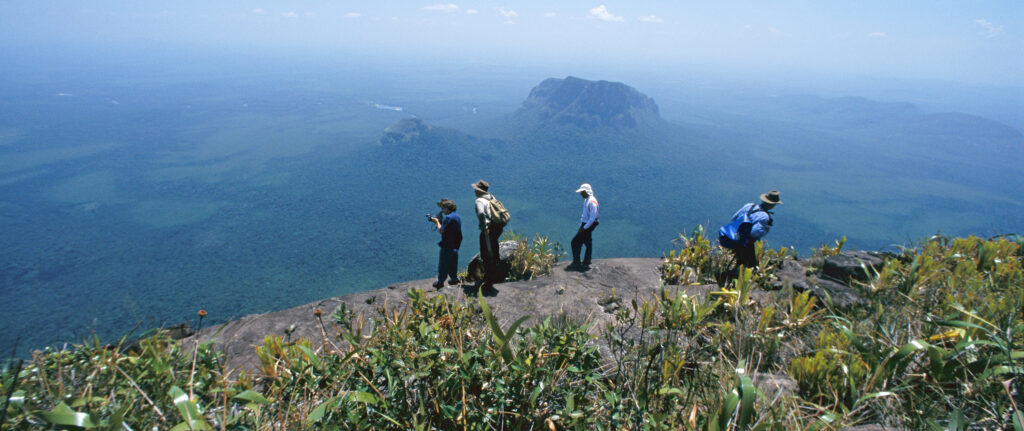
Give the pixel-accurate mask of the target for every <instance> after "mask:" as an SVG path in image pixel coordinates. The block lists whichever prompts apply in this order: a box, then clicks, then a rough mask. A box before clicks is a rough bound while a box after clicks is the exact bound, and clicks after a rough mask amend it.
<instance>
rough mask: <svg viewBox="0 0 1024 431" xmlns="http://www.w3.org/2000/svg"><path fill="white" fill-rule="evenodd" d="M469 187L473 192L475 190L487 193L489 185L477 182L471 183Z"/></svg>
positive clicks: (484, 182)
mask: <svg viewBox="0 0 1024 431" xmlns="http://www.w3.org/2000/svg"><path fill="white" fill-rule="evenodd" d="M471 187H473V190H476V191H478V192H480V193H487V189H488V188H490V185H489V184H487V181H484V180H480V181H477V182H476V183H473V185H472V186H471Z"/></svg>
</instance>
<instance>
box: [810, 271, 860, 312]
mask: <svg viewBox="0 0 1024 431" xmlns="http://www.w3.org/2000/svg"><path fill="white" fill-rule="evenodd" d="M809 281H810V283H811V288H810V292H811V295H814V296H816V297H818V301H820V302H821V303H822V304H827V303H828V302H829V301H831V302H832V304H833V305H835V306H838V307H842V308H849V307H853V306H861V305H868V300H866V299H864V298H863V297H861V296H860V291H858V290H857V289H854V288H852V287H850V285H849V284H846V283H843V282H841V281H839V280H836V279H834V278H831V277H828V276H821V277H819V278H816V279H813V280H809Z"/></svg>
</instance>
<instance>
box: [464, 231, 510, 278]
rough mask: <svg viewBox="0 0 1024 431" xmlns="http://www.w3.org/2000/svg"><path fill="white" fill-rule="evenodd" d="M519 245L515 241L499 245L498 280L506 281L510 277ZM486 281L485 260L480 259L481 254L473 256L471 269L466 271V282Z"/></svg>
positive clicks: (470, 262) (503, 242) (470, 264)
mask: <svg viewBox="0 0 1024 431" xmlns="http://www.w3.org/2000/svg"><path fill="white" fill-rule="evenodd" d="M517 246H518V244H517V243H516V242H515V241H502V242H500V243H498V279H499V280H504V279H505V278H506V277H508V272H509V270H510V269H511V268H512V263H511V262H510V261H511V260H512V255H513V254H514V253H515V251H516V247H517ZM483 280H484V260H483V259H482V258H481V257H480V253H477V254H475V255H473V259H470V261H469V268H468V269H467V271H466V281H483Z"/></svg>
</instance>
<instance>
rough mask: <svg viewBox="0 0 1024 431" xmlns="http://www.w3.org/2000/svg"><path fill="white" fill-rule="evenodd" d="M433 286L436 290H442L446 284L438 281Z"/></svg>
mask: <svg viewBox="0 0 1024 431" xmlns="http://www.w3.org/2000/svg"><path fill="white" fill-rule="evenodd" d="M431 286H434V289H440V288H442V287H444V282H443V281H438V282H437V283H434V284H431Z"/></svg>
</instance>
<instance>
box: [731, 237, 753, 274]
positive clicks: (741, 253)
mask: <svg viewBox="0 0 1024 431" xmlns="http://www.w3.org/2000/svg"><path fill="white" fill-rule="evenodd" d="M756 242H757V241H749V242H747V245H743V246H739V247H736V248H734V249H731V250H732V254H733V255H735V256H736V265H742V266H745V267H747V268H757V256H756V255H755V254H754V243H756Z"/></svg>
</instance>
